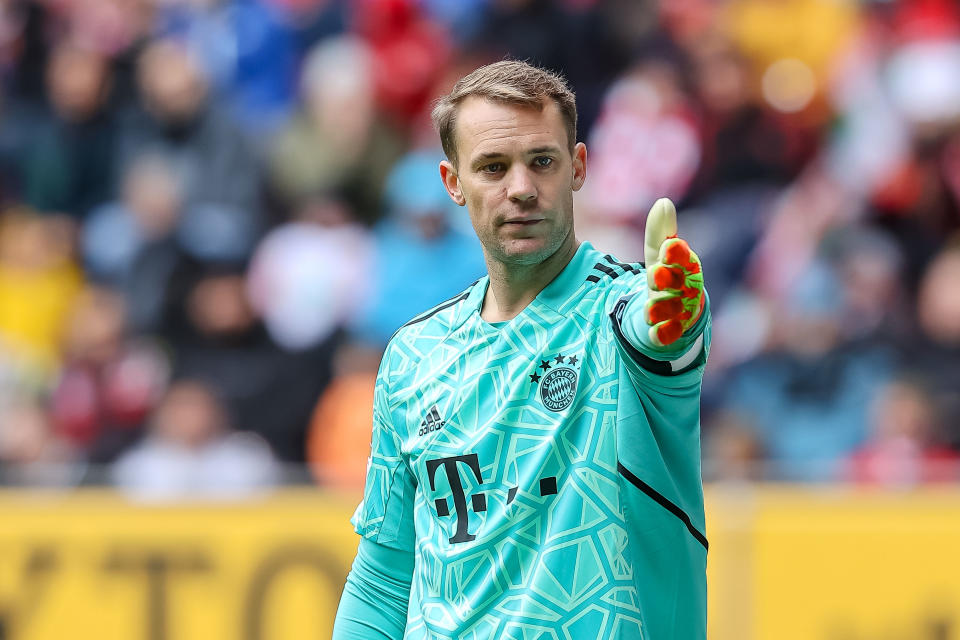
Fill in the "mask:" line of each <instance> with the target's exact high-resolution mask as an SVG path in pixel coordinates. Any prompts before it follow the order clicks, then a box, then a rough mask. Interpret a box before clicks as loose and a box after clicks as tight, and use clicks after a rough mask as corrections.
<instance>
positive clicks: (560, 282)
mask: <svg viewBox="0 0 960 640" xmlns="http://www.w3.org/2000/svg"><path fill="white" fill-rule="evenodd" d="M602 257H603V254H601V253H600V252H599V251H597V250H596V249H594V248H593V245H592V244H590V243H589V242H581V243H580V246H579V247H577V251H576V253H574V254H573V258H571V259H570V262H568V263H567V266H565V267H564V268H563V270H562V271H561V272H560V273H559V274H557V277H555V278H554V279H553V280H551V281H550V284H548V285H547V286H546V287H544V289H543V291H541V292H540V293H539V294H537V297H536V298H534V301H533V302H532V303H531V304H536V303H537V302H539V303H541V304H545V305H547V306H549V307H552V308H554V309H557V308H559V307H560V306H562V305H563V303H564V302H566V301H567V300H568V299H569V298H570V296H572V295H573V294H574V293H576V292H577V291H578V290H579V289H580V287H581V286H583V285H584V284H585V283H586V282H587V276H588V275H590V273H591V272H592V269H593V267H594V266H595V265H596V263H597V262H599V260H600V259H602ZM489 284H490V276H483V277H482V278H480V280H478V281H477V283H476V284H475V285H474V286H473V289H472V290H471V291H470V295H469V296H468V297H467V300H466V304H465V305H464V309H465V310H467V311H468V313H477V314H479V313H480V307H481V306H482V305H483V298H484V296H485V295H486V293H487V287H488V286H489Z"/></svg>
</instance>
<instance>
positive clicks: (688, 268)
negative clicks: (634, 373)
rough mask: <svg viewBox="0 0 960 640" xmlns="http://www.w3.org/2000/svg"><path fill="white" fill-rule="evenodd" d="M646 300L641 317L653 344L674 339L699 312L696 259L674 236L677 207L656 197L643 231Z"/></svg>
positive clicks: (701, 296) (699, 283) (661, 344)
mask: <svg viewBox="0 0 960 640" xmlns="http://www.w3.org/2000/svg"><path fill="white" fill-rule="evenodd" d="M644 259H645V260H646V267H647V290H648V295H647V303H646V306H645V307H644V319H645V320H646V321H647V324H649V325H650V329H649V337H650V341H651V343H653V345H654V346H656V347H666V346H669V345H671V344H673V343H674V342H676V341H677V340H678V339H679V338H680V336H681V335H683V333H684V332H685V331H686V330H687V329H689V328H690V327H692V326H693V325H695V324H696V323H697V320H699V319H700V316H701V314H703V305H704V294H703V273H701V269H700V258H698V257H697V254H695V253H694V252H693V251H691V249H690V246H689V245H688V244H687V243H686V241H685V240H682V239H680V238H678V237H677V210H676V208H675V207H674V206H673V203H672V202H671V201H670V199H669V198H660V199H659V200H657V201H656V202H655V203H653V207H651V208H650V213H649V214H647V224H646V230H645V232H644Z"/></svg>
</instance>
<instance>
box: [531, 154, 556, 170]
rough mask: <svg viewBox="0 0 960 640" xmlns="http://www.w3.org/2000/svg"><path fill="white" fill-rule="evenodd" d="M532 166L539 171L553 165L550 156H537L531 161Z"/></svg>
mask: <svg viewBox="0 0 960 640" xmlns="http://www.w3.org/2000/svg"><path fill="white" fill-rule="evenodd" d="M533 164H535V165H536V166H538V167H540V168H541V169H546V168H547V167H549V166H550V165H552V164H553V158H551V157H550V156H537V157H536V158H534V159H533Z"/></svg>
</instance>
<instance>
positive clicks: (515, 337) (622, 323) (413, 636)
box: [353, 243, 709, 640]
mask: <svg viewBox="0 0 960 640" xmlns="http://www.w3.org/2000/svg"><path fill="white" fill-rule="evenodd" d="M487 284H488V279H487V278H486V277H484V278H482V279H481V280H479V281H478V282H477V283H475V284H474V285H473V286H472V287H470V288H469V289H468V290H467V291H465V292H464V293H463V294H461V295H460V296H458V297H456V298H453V299H451V300H449V301H447V302H446V303H444V304H442V305H440V306H438V307H436V308H435V309H433V310H431V311H429V312H428V313H426V314H424V315H422V316H420V317H418V318H415V319H414V320H412V321H411V322H409V323H408V324H407V325H405V326H404V327H402V328H401V329H400V330H399V331H398V332H397V333H396V335H395V336H394V337H393V339H392V340H391V341H390V343H389V345H388V346H387V350H386V353H385V354H384V357H383V362H382V364H381V367H380V373H379V376H378V381H377V388H376V392H375V398H374V430H373V439H372V447H371V458H370V462H369V468H368V472H367V484H366V489H365V492H364V499H363V502H362V503H361V504H360V506H359V507H358V508H357V512H356V513H355V515H354V518H353V524H354V526H355V528H356V530H357V532H358V533H359V534H360V535H362V536H365V537H368V538H371V539H373V540H375V541H376V542H378V543H380V544H384V545H387V546H390V547H394V548H397V549H407V550H411V551H412V552H414V553H415V559H416V562H415V568H414V573H413V582H412V585H411V595H410V604H409V609H408V614H407V625H406V633H405V636H404V637H405V638H406V639H409V640H420V639H426V638H451V639H457V640H490V639H492V638H496V639H500V638H503V639H516V640H521V639H522V640H535V639H541V638H542V639H547V638H550V639H557V640H559V639H570V640H575V639H576V640H579V639H584V638H588V639H603V640H606V639H623V640H625V639H639V638H643V639H644V640H666V639H683V640H696V639H701V638H705V637H706V554H707V540H706V537H705V536H704V514H703V491H702V485H701V480H700V434H699V401H700V380H701V376H702V372H703V365H704V362H705V359H706V352H707V347H708V344H709V310H708V311H707V312H705V313H704V314H703V317H702V318H701V320H700V322H698V324H697V326H695V327H693V328H692V329H691V330H690V331H689V332H688V334H687V335H685V336H684V337H683V338H682V340H683V341H684V345H687V347H688V352H689V356H690V357H687V358H686V360H692V361H690V362H685V361H679V360H678V361H674V362H669V361H663V360H660V359H657V353H656V352H655V351H653V350H651V349H647V348H645V347H643V345H642V340H639V339H637V338H633V336H636V335H637V331H635V330H634V329H633V327H635V326H640V324H638V315H640V314H642V312H643V310H642V304H639V303H638V304H631V301H634V300H637V299H642V298H644V297H645V289H646V276H645V273H644V270H643V267H642V266H641V265H639V264H624V263H621V262H618V261H617V260H616V259H614V258H613V257H611V256H609V255H604V254H602V253H600V252H598V251H597V250H595V249H594V248H593V247H591V246H590V244H589V243H584V244H582V245H581V246H580V247H579V249H578V251H577V253H576V255H575V256H574V258H573V259H572V260H571V262H570V263H569V264H568V265H567V266H566V268H565V269H564V270H563V271H562V272H561V273H560V275H559V276H557V278H555V279H554V281H553V282H551V283H550V284H549V285H548V286H547V287H546V288H545V289H544V290H543V291H542V292H541V293H540V294H539V295H538V296H537V297H536V299H535V300H534V301H533V302H531V303H530V304H529V305H528V306H527V308H526V309H524V310H523V311H522V312H521V313H520V314H519V315H518V316H517V317H515V318H513V319H512V320H510V321H509V322H505V323H498V324H490V323H487V322H486V321H484V320H483V319H482V318H481V317H480V307H481V304H482V301H483V297H484V294H485V292H486V287H487ZM640 320H641V322H642V319H640ZM692 356H695V357H692ZM660 357H661V358H662V357H663V356H660Z"/></svg>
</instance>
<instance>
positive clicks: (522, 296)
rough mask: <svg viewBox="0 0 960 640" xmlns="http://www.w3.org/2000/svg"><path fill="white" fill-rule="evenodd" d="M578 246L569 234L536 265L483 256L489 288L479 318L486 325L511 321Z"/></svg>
mask: <svg viewBox="0 0 960 640" xmlns="http://www.w3.org/2000/svg"><path fill="white" fill-rule="evenodd" d="M579 246H580V242H579V241H578V240H577V239H576V238H575V237H573V234H572V233H571V234H570V237H569V238H568V240H567V241H565V242H564V243H563V245H561V247H560V248H559V249H557V251H556V252H555V253H554V254H553V255H552V256H550V257H549V258H547V259H546V260H544V261H543V262H540V263H538V264H531V265H517V264H505V263H503V262H499V261H497V260H494V259H492V258H490V257H489V256H487V272H488V274H489V275H490V286H489V287H488V288H487V293H486V296H485V297H484V299H483V307H482V308H481V309H480V317H481V318H483V319H484V320H486V321H487V322H505V321H507V320H512V319H513V318H515V317H516V316H517V315H518V314H519V313H520V312H521V311H523V310H524V309H526V308H527V305H528V304H530V303H531V302H533V299H534V298H536V297H537V294H539V293H540V292H541V291H543V289H544V287H546V286H547V285H548V284H550V283H551V282H552V281H553V279H554V278H556V277H557V275H558V274H559V273H560V272H561V271H563V268H564V267H566V266H567V264H569V263H570V260H571V259H572V258H573V256H574V254H575V253H576V252H577V248H578V247H579Z"/></svg>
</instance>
